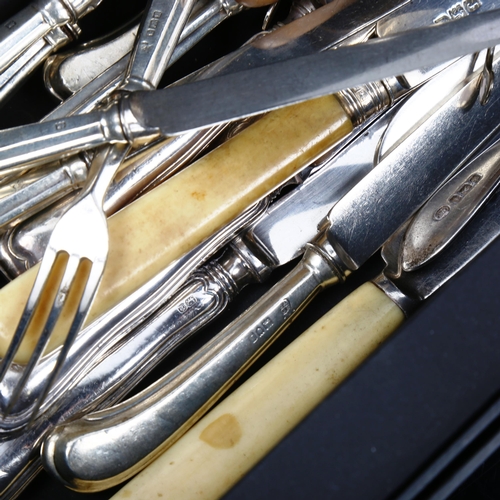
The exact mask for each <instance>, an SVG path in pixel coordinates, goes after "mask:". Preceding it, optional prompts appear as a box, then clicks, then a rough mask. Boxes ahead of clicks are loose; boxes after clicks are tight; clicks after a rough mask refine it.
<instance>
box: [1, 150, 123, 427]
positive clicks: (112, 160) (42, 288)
mask: <svg viewBox="0 0 500 500" xmlns="http://www.w3.org/2000/svg"><path fill="white" fill-rule="evenodd" d="M114 151H115V150H114V149H104V150H102V151H101V152H99V153H98V156H97V157H96V161H95V162H93V164H92V174H91V175H92V179H91V181H90V183H89V184H88V186H87V188H86V189H85V190H84V192H83V193H82V195H81V196H79V198H78V201H77V202H76V203H75V204H74V205H72V206H71V207H70V209H69V210H68V211H66V213H65V214H64V215H63V216H62V217H61V219H60V220H59V222H58V223H57V225H56V227H55V229H54V231H53V233H52V236H51V238H50V240H49V243H48V245H47V249H46V251H45V254H44V257H43V260H42V262H41V265H40V269H39V271H38V274H37V277H36V279H35V283H34V285H33V288H32V290H31V293H30V296H29V298H28V302H27V303H26V306H25V308H24V311H23V314H22V316H21V320H20V321H19V325H18V327H17V329H16V332H15V334H14V337H13V339H12V342H11V343H10V345H9V349H8V351H7V353H6V355H5V357H4V359H3V361H2V364H1V365H0V380H1V379H3V377H4V376H5V374H6V372H7V370H8V369H9V367H10V365H11V363H12V362H13V360H14V357H15V355H16V353H17V351H18V349H19V347H20V346H21V343H22V341H23V339H24V338H25V336H26V333H27V332H28V330H29V328H30V327H31V324H32V323H33V322H34V320H35V319H37V318H36V314H35V312H36V311H37V309H38V308H39V307H40V305H41V301H42V299H43V298H45V297H46V295H47V294H48V293H49V291H48V290H46V286H47V284H51V283H52V282H53V281H54V280H56V281H57V278H58V276H57V275H59V276H60V274H61V273H60V269H59V265H57V264H56V262H57V261H58V259H61V258H64V257H66V259H67V262H66V268H65V270H64V273H63V276H62V278H61V279H60V283H59V286H58V288H57V292H56V293H55V294H54V298H53V305H52V307H51V309H50V312H49V314H48V315H47V319H46V322H45V324H44V326H43V330H42V332H41V334H40V337H39V339H38V342H37V344H36V346H35V349H34V351H33V353H32V355H31V357H30V360H29V362H28V364H27V365H26V366H25V368H24V371H23V374H22V376H21V377H20V379H19V382H18V384H17V386H16V389H15V391H13V393H12V395H11V397H10V400H9V403H8V405H7V408H5V410H4V411H3V413H4V414H5V415H8V414H9V413H10V412H11V409H12V408H13V406H14V405H15V403H16V402H17V400H18V398H19V396H20V394H21V392H22V390H23V388H24V386H25V385H26V383H27V381H28V379H29V377H30V375H31V373H32V372H33V370H34V369H35V367H36V365H37V364H38V361H39V360H40V358H41V356H42V354H43V352H44V350H45V348H46V346H47V344H48V341H49V339H50V335H51V333H52V331H53V330H54V328H55V326H56V324H57V322H58V319H59V318H60V317H61V313H62V311H63V308H64V306H65V305H66V304H68V298H69V295H70V293H72V294H73V296H72V298H73V299H75V301H78V307H77V309H76V313H74V319H73V320H72V321H71V326H70V328H69V331H68V334H67V337H66V339H65V342H64V344H63V347H62V349H61V351H60V353H59V355H58V358H57V362H56V365H55V368H54V370H53V371H52V373H51V374H50V376H49V378H48V380H47V381H46V383H45V387H44V389H43V391H42V392H41V394H40V396H39V398H38V400H37V403H36V405H35V408H34V411H33V414H32V418H33V417H34V416H35V415H36V413H37V411H38V408H39V407H40V405H41V404H42V402H43V400H44V399H45V397H46V395H47V392H48V391H49V389H50V387H51V386H52V384H53V383H54V381H55V380H56V378H57V375H58V373H59V371H60V370H61V368H62V366H63V363H64V360H65V359H66V356H67V353H68V351H69V349H70V347H71V344H72V343H73V340H74V338H75V336H76V334H77V333H78V332H79V331H80V329H81V327H82V326H83V322H84V321H85V318H86V316H87V312H88V310H89V308H90V305H91V303H92V299H93V298H94V295H95V292H96V290H97V287H98V285H99V282H100V280H101V277H102V273H103V271H104V265H105V263H106V257H107V255H108V246H109V239H108V227H107V222H106V217H105V215H104V213H103V210H102V204H103V201H104V196H105V194H106V190H107V187H108V184H109V183H110V182H111V179H112V178H113V175H114V173H115V171H116V169H117V168H118V166H119V164H120V163H121V155H120V154H115V155H114V156H112V157H110V156H109V155H108V153H111V154H113V152H114ZM103 156H106V158H103ZM117 163H118V164H117ZM102 165H103V168H100V167H101V166H102ZM78 281H80V283H81V282H84V283H85V287H84V288H83V290H78ZM75 290H76V293H78V292H79V296H76V297H75V295H74V293H75ZM70 313H71V311H70Z"/></svg>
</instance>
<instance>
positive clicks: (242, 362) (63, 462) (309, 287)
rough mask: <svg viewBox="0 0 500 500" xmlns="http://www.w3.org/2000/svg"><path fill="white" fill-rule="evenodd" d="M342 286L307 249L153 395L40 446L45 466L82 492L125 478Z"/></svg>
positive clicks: (70, 427)
mask: <svg viewBox="0 0 500 500" xmlns="http://www.w3.org/2000/svg"><path fill="white" fill-rule="evenodd" d="M324 239H325V235H324V234H322V235H321V236H320V241H323V240H324ZM339 279H342V277H341V276H339V271H338V269H337V268H336V267H335V266H334V265H332V263H331V261H330V259H328V258H325V256H324V252H323V251H322V250H321V247H320V246H316V245H309V246H308V247H307V248H306V252H305V255H304V258H303V259H302V261H301V262H300V263H299V265H298V266H297V267H296V268H295V269H294V270H293V271H292V272H291V273H290V274H289V275H287V277H286V278H285V279H283V280H282V281H281V282H280V283H278V284H277V285H276V286H275V287H273V288H272V289H271V290H270V292H269V293H267V294H266V295H265V296H264V297H262V298H261V299H260V300H259V301H257V302H256V303H255V305H254V306H252V307H251V308H250V309H248V310H247V311H246V312H245V313H243V314H242V315H241V316H240V317H239V318H238V319H237V320H235V321H234V322H233V323H231V324H230V325H229V326H228V327H227V328H225V329H224V330H223V331H222V332H220V333H219V334H218V335H217V336H216V337H215V338H214V339H212V340H211V341H210V342H209V343H208V344H207V345H206V346H204V347H203V348H201V349H200V350H199V351H198V352H197V353H196V354H195V355H193V356H192V357H191V358H190V359H188V360H187V361H186V362H185V363H183V364H181V365H180V366H179V367H177V368H176V369H174V370H172V372H170V373H168V374H167V375H166V376H165V377H163V378H162V379H160V380H159V381H158V382H157V383H156V384H154V385H153V386H152V387H151V388H149V389H148V390H146V391H143V392H142V393H140V394H139V395H137V396H136V397H134V398H131V399H130V400H128V401H126V402H124V403H122V404H120V405H118V406H116V407H114V408H112V409H110V410H104V411H103V412H98V413H96V414H91V415H89V416H88V418H83V419H81V420H79V421H74V422H72V423H68V424H66V425H63V426H61V427H60V428H57V429H56V430H55V431H54V433H53V434H52V436H51V437H50V438H48V440H47V442H46V444H45V447H44V460H45V463H46V467H47V468H50V470H51V471H52V472H53V473H54V474H55V475H56V476H57V477H59V479H61V480H62V481H63V482H65V483H66V484H67V485H69V486H70V487H71V488H74V489H82V490H86V491H95V490H101V489H103V488H108V487H110V486H113V485H116V484H118V483H119V482H121V481H123V480H125V479H128V478H130V477H131V476H132V475H134V474H136V473H137V472H138V471H139V470H141V469H142V468H144V467H145V466H146V465H147V464H148V463H150V462H151V461H152V460H154V458H156V457H157V456H158V455H159V454H160V453H161V451H163V450H164V449H166V448H167V447H168V446H170V445H171V444H172V443H173V442H174V441H175V440H176V439H178V437H179V436H180V435H181V434H182V433H184V432H185V431H186V429H187V428H189V427H190V426H191V425H192V423H193V422H194V421H196V420H198V419H199V418H200V417H201V415H203V413H205V411H206V410H207V409H208V408H209V407H210V406H212V405H213V404H214V403H215V402H216V401H217V400H218V399H219V398H220V397H221V396H222V395H223V394H224V393H225V392H226V391H227V389H228V388H229V387H230V386H231V385H232V383H233V382H234V381H235V380H236V379H237V378H238V377H239V376H240V375H241V374H242V373H243V372H244V371H245V370H246V369H247V368H248V367H249V366H250V364H251V363H252V362H253V361H254V360H255V359H256V358H257V357H258V356H259V355H260V354H261V353H262V352H263V351H264V350H265V349H266V348H267V347H268V346H269V345H270V344H271V342H272V341H273V340H275V339H276V338H277V336H278V335H279V334H280V333H281V332H282V331H283V330H284V329H285V328H286V327H287V326H288V325H289V324H290V323H291V322H292V321H293V319H294V318H295V317H296V315H297V314H299V313H300V312H301V311H302V310H303V309H304V307H305V306H306V304H307V303H309V301H310V300H311V299H312V298H313V297H314V296H315V295H316V293H317V292H318V291H319V290H321V289H322V288H324V287H325V286H328V285H331V284H334V283H337V282H338V281H339ZM137 436H140V439H139V440H138V439H137Z"/></svg>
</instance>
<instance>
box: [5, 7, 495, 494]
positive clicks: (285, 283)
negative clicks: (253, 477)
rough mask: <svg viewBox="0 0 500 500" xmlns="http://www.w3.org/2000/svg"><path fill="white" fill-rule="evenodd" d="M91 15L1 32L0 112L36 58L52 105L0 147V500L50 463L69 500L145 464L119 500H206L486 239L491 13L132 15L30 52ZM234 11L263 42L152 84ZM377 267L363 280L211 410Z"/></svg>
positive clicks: (490, 234)
mask: <svg viewBox="0 0 500 500" xmlns="http://www.w3.org/2000/svg"><path fill="white" fill-rule="evenodd" d="M107 2H110V3H111V2H112V0H104V1H103V2H102V4H103V5H102V6H101V5H100V4H101V2H100V1H98V2H88V1H87V2H69V0H64V1H63V0H60V1H59V2H46V3H43V2H36V3H33V4H31V5H30V6H28V7H27V8H26V9H25V10H24V11H22V12H21V13H19V14H18V16H17V17H13V18H12V19H10V20H6V21H5V22H4V24H3V25H2V26H3V27H2V31H0V48H1V49H2V50H1V52H2V54H3V58H2V59H0V99H4V97H5V99H6V101H5V104H4V106H5V109H6V110H7V111H8V112H9V113H12V111H11V109H12V108H10V107H9V106H12V103H14V105H15V103H16V101H15V99H16V96H14V97H10V93H11V91H12V90H13V89H14V88H16V89H17V88H18V87H19V85H20V81H21V79H24V78H25V77H26V76H28V74H31V73H33V75H32V76H31V78H30V79H29V80H28V83H27V84H28V85H29V84H30V83H31V82H32V81H35V79H37V78H38V79H39V80H41V79H42V76H41V71H40V70H38V71H35V70H34V68H35V66H37V65H39V64H41V63H42V62H43V61H44V60H46V62H45V67H44V71H43V79H44V83H45V86H46V87H47V97H46V99H49V97H48V95H49V92H51V93H52V94H53V95H55V96H57V98H58V99H59V100H61V102H60V104H59V105H58V106H57V107H55V108H54V109H52V110H51V111H50V113H49V114H47V115H46V116H45V117H44V118H42V119H41V120H40V121H39V122H38V123H27V124H23V125H20V126H16V127H14V128H5V130H1V131H0V168H1V169H2V175H3V179H2V182H1V185H0V227H1V228H2V232H1V235H0V269H1V270H2V271H3V273H4V274H5V276H6V278H7V279H9V280H11V281H10V282H9V283H7V284H5V286H4V287H3V288H1V289H0V304H1V305H2V307H1V308H0V332H1V336H0V357H1V364H0V472H1V473H0V496H2V498H16V497H17V496H19V495H20V494H21V492H22V491H23V489H24V488H25V487H26V486H27V485H28V483H29V482H30V481H31V479H32V478H33V477H34V476H35V475H36V473H37V472H38V471H39V470H40V468H41V466H42V464H43V467H44V468H45V469H46V470H47V471H49V472H50V473H51V474H52V475H53V476H54V477H56V478H57V479H59V480H60V481H61V482H62V483H63V484H65V485H66V486H69V487H70V488H72V489H75V490H78V491H103V490H106V489H107V488H111V487H115V486H117V485H119V484H121V483H123V482H124V481H125V480H127V479H129V478H132V477H133V476H135V475H136V474H137V473H139V472H140V471H141V470H143V469H144V471H143V472H142V473H141V474H140V475H139V476H137V478H136V479H133V480H132V482H131V483H130V484H129V485H127V486H126V487H125V489H124V490H123V491H122V492H121V493H118V495H117V497H116V498H130V497H131V495H134V496H133V498H153V497H156V496H161V495H162V494H163V492H166V491H168V492H171V494H172V495H173V498H176V499H177V498H192V497H193V495H194V494H195V492H196V491H201V490H202V491H204V493H205V495H206V496H207V497H209V498H218V497H220V496H222V495H223V494H224V493H225V492H227V491H228V489H229V488H230V487H231V486H232V485H234V484H235V483H236V482H237V481H238V480H239V479H240V478H241V476H242V475H243V474H244V473H245V472H246V471H248V470H249V469H250V468H251V467H253V465H255V464H256V463H257V462H258V461H259V460H261V459H262V458H263V456H264V455H265V454H266V453H268V452H269V451H270V450H271V449H272V447H273V446H275V445H276V444H277V443H278V442H279V441H280V440H281V439H282V438H283V437H284V436H285V435H286V434H287V433H288V432H290V430H291V429H293V428H294V427H295V426H296V425H298V423H299V422H300V421H301V420H302V419H303V418H304V417H305V416H306V415H307V414H308V413H309V412H310V411H312V409H313V408H314V407H315V406H316V405H318V404H319V403H320V402H321V401H322V400H323V399H324V398H325V397H327V395H328V394H329V393H330V392H331V391H332V390H333V389H334V388H336V387H337V386H338V385H339V384H340V383H341V382H342V381H343V380H344V379H345V378H346V377H347V376H349V375H350V374H351V373H352V372H354V370H355V369H356V368H357V367H358V366H359V365H360V364H361V363H362V361H363V360H364V359H365V358H366V357H368V356H369V355H370V354H371V353H372V352H373V351H374V350H375V349H376V347H377V346H378V345H379V344H380V343H381V342H383V341H384V340H385V339H386V338H387V337H388V336H389V335H390V334H391V333H392V332H393V331H394V330H396V329H397V328H398V326H399V325H400V324H401V323H402V321H403V319H404V317H405V316H407V315H409V314H410V313H411V312H413V309H414V308H415V307H416V305H418V304H419V303H420V302H421V301H422V300H424V299H426V298H427V297H428V296H429V295H431V294H432V293H433V292H434V291H435V290H437V289H438V288H440V286H441V285H442V284H444V283H445V282H447V281H448V280H449V279H450V278H451V277H453V276H454V275H455V274H456V273H457V272H458V271H460V270H461V269H462V268H463V267H464V266H465V265H466V264H467V263H468V262H469V261H470V260H472V259H473V258H474V257H475V256H476V255H477V254H479V253H480V252H481V251H482V250H483V249H484V248H486V247H487V246H488V245H489V244H490V243H491V242H493V241H494V240H495V238H496V236H497V233H498V229H497V227H500V226H499V225H498V223H497V221H496V218H497V214H498V213H499V212H498V207H497V206H496V205H497V203H498V201H497V196H496V193H495V189H496V186H497V184H498V180H497V179H498V174H497V171H498V169H497V162H498V160H497V158H498V153H497V151H498V142H497V141H498V128H499V125H500V89H499V88H498V84H497V75H498V74H499V72H500V71H499V69H500V68H499V64H500V59H499V55H498V51H497V50H495V45H497V44H498V43H499V41H500V36H499V35H498V34H497V33H498V32H499V31H498V26H499V24H500V10H498V8H499V7H500V4H498V5H497V3H498V2H495V1H493V0H489V1H487V0H483V1H480V0H463V1H462V2H458V3H456V2H455V3H450V2H449V1H446V0H425V1H422V2H418V3H415V2H411V1H409V0H384V1H380V2H376V3H374V4H373V5H367V2H363V1H357V0H349V1H341V0H332V1H330V2H327V1H324V2H313V1H311V0H303V1H297V2H295V3H294V4H292V5H289V4H287V3H286V2H280V4H279V5H278V4H274V5H271V6H269V5H268V4H269V2H226V1H219V0H217V1H216V0H208V1H207V0H203V1H202V0H198V1H197V2H195V1H192V2H176V1H173V0H168V1H167V0H151V1H149V2H147V4H146V3H145V5H141V6H138V9H141V10H142V9H144V10H143V12H142V13H141V14H140V19H141V21H140V23H139V25H137V21H136V20H135V19H132V18H131V19H130V23H129V24H128V25H126V26H125V27H123V29H121V30H119V31H117V32H114V33H112V34H110V35H109V36H108V37H106V38H105V39H103V40H99V41H98V42H94V43H89V44H84V45H83V46H81V47H77V48H76V49H71V50H70V51H69V52H67V53H64V52H62V53H59V54H57V55H52V56H51V57H49V54H50V53H52V52H55V51H56V50H57V49H59V47H60V46H61V45H62V44H63V42H66V41H67V40H69V38H70V37H73V36H75V35H76V34H77V33H78V32H79V30H80V29H79V28H78V26H77V24H76V23H77V21H78V22H79V20H80V18H81V17H83V16H84V15H86V14H88V13H89V12H90V11H91V10H94V9H95V12H92V14H89V17H88V19H90V20H92V19H99V18H100V16H99V9H101V8H104V4H106V3H107ZM73 3H75V4H76V5H73ZM108 8H109V7H108ZM113 8H115V9H116V8H117V7H116V6H114V7H113ZM235 14H238V15H239V16H241V20H240V22H241V23H242V24H243V23H246V22H247V19H249V20H251V19H259V22H260V18H261V17H262V16H264V14H265V18H264V24H265V28H266V30H265V31H257V30H254V31H250V33H251V34H252V35H253V36H252V37H251V38H250V39H249V40H248V41H247V42H246V43H244V44H243V45H241V47H237V45H235V43H236V42H235V41H234V40H232V41H231V48H232V49H233V52H229V51H228V53H227V54H226V55H224V56H223V57H221V58H219V59H215V60H212V61H211V62H209V63H208V64H207V65H206V66H203V67H199V68H197V69H196V70H195V71H193V72H192V73H190V74H187V72H184V73H183V74H182V75H181V78H180V79H177V77H175V78H172V77H171V76H170V75H171V74H175V73H172V70H174V71H178V69H177V67H176V65H173V63H174V62H175V61H177V60H179V59H180V62H181V63H182V65H181V67H183V66H186V67H188V65H189V64H190V63H189V61H190V58H191V57H195V56H192V54H193V53H194V54H196V52H195V51H196V50H202V51H203V50H204V51H206V52H208V51H210V45H209V44H210V41H211V40H214V37H213V36H212V37H210V35H209V33H210V32H211V31H212V30H213V29H215V28H216V27H217V26H218V25H219V23H222V22H223V21H225V20H226V19H227V18H229V17H231V18H232V17H233V15H235ZM229 21H231V20H229ZM82 23H83V26H84V25H85V23H84V21H82ZM273 24H274V25H275V26H274V27H272V28H271V25H273ZM104 25H105V23H104ZM236 26H237V25H236ZM63 35H64V37H63ZM232 36H233V38H235V39H237V38H238V37H237V36H236V35H232ZM63 38H64V39H63ZM195 45H196V47H195ZM197 47H198V48H197ZM200 48H201V49H200ZM181 58H182V59H181ZM172 65H173V66H172ZM170 66H172V67H171V68H170V69H169V67H170ZM165 72H166V77H167V79H168V80H167V81H168V82H169V85H168V86H167V87H166V88H165V89H163V90H159V91H156V90H154V89H155V88H156V87H158V86H159V85H160V84H161V81H162V77H163V75H164V73H165ZM169 72H170V73H169ZM164 81H165V80H164ZM40 83H41V82H40ZM23 91H24V89H21V93H22V92H23ZM7 94H9V98H8V99H7V98H6V96H7ZM16 125H18V124H16ZM377 254H379V255H381V256H382V258H383V259H384V261H385V262H386V268H385V270H384V271H383V273H382V274H381V275H380V276H378V277H376V278H374V279H373V283H366V284H364V285H362V286H361V287H360V288H359V289H358V290H357V291H355V292H353V293H352V294H351V295H349V296H348V297H347V298H345V299H344V300H343V301H342V302H340V303H339V304H338V305H337V306H336V307H335V308H334V309H332V310H331V311H330V312H329V313H328V314H327V315H326V316H325V317H323V318H322V319H320V320H319V322H318V323H316V324H315V325H313V326H311V328H310V329H309V330H307V332H305V333H304V334H303V335H301V336H299V337H298V338H297V340H295V341H294V342H293V343H292V344H290V346H289V347H287V348H286V349H285V350H284V351H283V352H281V353H280V354H278V355H277V356H276V357H275V358H273V359H272V360H271V361H270V362H269V363H268V364H267V366H266V367H265V368H264V369H262V370H260V371H258V372H257V373H256V374H255V375H254V376H253V377H251V378H250V379H249V380H248V381H247V382H245V383H244V384H243V385H242V386H240V387H239V388H238V389H236V391H235V392H234V393H233V394H232V395H231V396H229V397H228V398H227V399H225V400H224V401H223V402H222V403H221V404H219V405H218V406H216V407H215V408H214V409H213V410H211V411H210V408H211V407H212V406H214V405H215V404H216V403H217V402H218V400H219V399H220V398H221V397H222V396H223V395H224V394H225V393H226V392H227V391H228V389H229V388H230V387H231V386H232V385H233V384H234V383H235V382H236V380H237V379H238V378H239V377H241V376H242V375H243V373H244V372H245V371H246V370H247V369H248V368H249V367H250V365H252V364H253V363H254V362H255V361H256V360H257V358H259V357H260V356H261V355H262V354H263V353H264V351H265V350H267V349H268V347H269V346H270V345H271V343H273V342H275V340H276V339H277V337H278V336H279V335H280V334H281V333H282V332H283V331H284V330H285V329H286V328H287V327H289V326H290V325H291V323H292V321H294V320H295V319H296V318H297V317H298V316H299V315H300V314H301V313H302V312H304V313H305V314H307V311H308V309H307V304H308V303H309V302H311V301H312V299H313V298H314V297H315V296H316V295H317V294H318V293H319V292H320V291H321V290H323V289H325V288H327V287H330V286H332V285H340V286H342V285H343V283H344V282H345V281H346V280H347V281H350V280H351V275H353V274H354V275H356V274H357V272H356V271H357V270H358V268H360V267H363V266H364V265H365V263H366V262H367V261H368V260H369V259H370V258H371V257H372V256H373V255H377ZM299 258H301V260H300V261H299V262H298V264H297V259H299ZM293 264H296V267H294V268H292V265H293ZM277 268H282V269H284V270H287V271H289V272H288V274H286V275H284V274H283V271H281V273H282V276H284V277H283V278H282V279H281V280H280V281H277V280H276V279H275V278H273V277H272V276H274V275H275V274H276V273H274V271H276V270H277ZM279 272H280V271H277V273H278V274H279ZM270 277H271V280H270V282H271V283H275V284H274V286H273V287H272V288H270V289H268V291H267V292H266V293H265V294H264V295H262V297H260V298H259V299H258V300H256V301H255V303H253V304H249V303H248V302H247V303H245V307H247V306H248V307H247V309H246V311H244V312H243V313H242V314H241V315H240V316H239V317H238V318H235V319H234V320H233V321H232V322H231V323H229V324H228V325H227V322H228V319H227V318H230V317H231V313H230V311H229V314H228V312H227V311H226V309H227V308H228V306H229V304H230V303H234V304H236V307H237V304H238V301H239V295H240V293H241V292H242V290H243V289H244V288H245V287H246V286H247V285H249V284H252V283H262V282H265V281H267V280H268V279H269V278H270ZM224 318H226V319H224ZM216 319H217V321H216V322H215V323H214V324H215V325H216V326H215V327H212V330H214V328H215V329H218V330H220V331H219V332H218V333H217V334H216V335H213V336H212V337H211V338H210V336H208V335H206V334H203V333H200V334H199V335H198V336H196V338H194V339H193V340H194V341H195V342H192V343H191V344H190V343H189V342H187V345H188V348H187V349H188V351H189V353H190V356H188V357H187V358H186V359H183V360H179V361H175V362H174V361H172V362H170V365H165V364H164V365H163V366H169V369H168V371H167V372H166V374H165V375H164V376H162V377H160V378H159V379H158V380H157V381H156V382H154V383H153V384H152V385H151V386H150V387H147V388H146V389H144V390H143V391H142V392H139V393H137V394H135V395H134V396H132V397H130V398H129V399H126V400H125V401H123V402H121V403H120V401H121V400H122V399H124V398H125V397H126V396H127V394H128V393H129V392H130V391H131V390H132V389H133V388H134V387H135V386H136V385H137V384H138V383H139V382H140V381H141V380H142V379H143V378H144V377H146V376H147V375H148V374H149V373H150V372H151V371H152V370H153V369H154V368H155V367H156V366H157V365H159V364H160V362H162V361H163V360H164V359H165V358H167V363H168V360H169V359H173V360H175V359H176V352H177V350H178V347H179V346H180V345H181V344H182V343H184V342H185V341H187V340H188V339H191V337H193V336H194V334H195V333H197V332H198V331H199V330H201V329H202V328H203V327H205V326H207V325H208V324H209V323H210V322H212V321H214V320H216ZM221 324H226V325H227V326H225V327H224V328H222V327H220V326H217V325H221ZM214 333H216V332H215V331H214ZM196 345H197V347H196ZM189 346H191V347H189ZM196 422H198V423H196ZM195 424H196V425H195ZM264 429H265V432H264ZM172 464H175V467H171V465H172ZM200 469H204V472H203V474H202V473H200Z"/></svg>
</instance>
